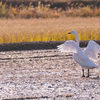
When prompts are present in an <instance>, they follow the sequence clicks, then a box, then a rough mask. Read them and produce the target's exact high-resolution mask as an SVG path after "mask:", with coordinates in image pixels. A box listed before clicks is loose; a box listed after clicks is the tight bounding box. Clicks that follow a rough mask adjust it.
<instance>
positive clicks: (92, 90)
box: [0, 49, 100, 100]
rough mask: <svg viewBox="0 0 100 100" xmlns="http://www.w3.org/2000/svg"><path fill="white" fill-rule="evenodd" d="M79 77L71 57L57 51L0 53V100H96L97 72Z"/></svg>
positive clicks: (99, 77) (99, 70)
mask: <svg viewBox="0 0 100 100" xmlns="http://www.w3.org/2000/svg"><path fill="white" fill-rule="evenodd" d="M95 63H97V64H98V65H99V66H100V57H99V58H98V59H97V62H95ZM81 75H82V71H81V67H80V66H79V65H78V64H76V63H75V62H74V60H73V59H72V54H65V53H60V52H59V51H58V50H57V49H51V50H50V49H47V50H26V51H7V52H0V99H4V100H5V99H6V100H7V99H9V100H10V99H12V100H28V99H30V100H67V99H71V100H92V99H93V100H99V98H100V68H97V69H93V70H90V75H91V76H90V77H89V78H82V77H81ZM85 75H86V76H87V69H85Z"/></svg>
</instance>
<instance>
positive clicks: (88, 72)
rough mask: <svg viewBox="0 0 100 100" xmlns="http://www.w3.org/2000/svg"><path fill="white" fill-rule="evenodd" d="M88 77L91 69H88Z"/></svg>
mask: <svg viewBox="0 0 100 100" xmlns="http://www.w3.org/2000/svg"><path fill="white" fill-rule="evenodd" d="M87 77H89V69H88V76H87Z"/></svg>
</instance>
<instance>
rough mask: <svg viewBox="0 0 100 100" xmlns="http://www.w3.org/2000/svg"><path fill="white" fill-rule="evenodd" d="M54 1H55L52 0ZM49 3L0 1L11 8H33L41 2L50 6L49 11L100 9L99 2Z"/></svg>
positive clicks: (28, 0) (71, 1)
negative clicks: (30, 6)
mask: <svg viewBox="0 0 100 100" xmlns="http://www.w3.org/2000/svg"><path fill="white" fill-rule="evenodd" d="M54 1H55V0H54ZM54 1H52V0H51V1H49V0H46V1H45V0H34V1H33V0H0V2H2V3H3V4H5V3H6V5H8V6H10V5H12V7H19V6H20V5H24V6H28V7H29V5H30V3H31V5H33V6H34V7H37V6H38V3H39V2H41V4H42V5H43V6H44V7H45V6H46V5H50V6H49V8H50V9H54V8H58V9H59V8H62V9H63V10H66V9H68V8H71V7H73V8H78V7H85V6H89V7H91V8H94V7H97V8H99V7H100V0H95V1H94V0H67V1H63V0H62V2H61V1H60V2H59V0H58V1H55V2H54Z"/></svg>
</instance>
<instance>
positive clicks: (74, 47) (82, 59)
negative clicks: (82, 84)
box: [57, 31, 100, 77]
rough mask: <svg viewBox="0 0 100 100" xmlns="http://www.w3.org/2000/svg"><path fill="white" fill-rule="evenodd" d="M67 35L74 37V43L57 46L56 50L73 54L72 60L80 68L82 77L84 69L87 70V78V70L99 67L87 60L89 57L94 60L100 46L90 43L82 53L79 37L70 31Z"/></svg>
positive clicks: (67, 42) (68, 42) (99, 50)
mask: <svg viewBox="0 0 100 100" xmlns="http://www.w3.org/2000/svg"><path fill="white" fill-rule="evenodd" d="M68 34H74V35H75V36H76V42H74V41H72V40H70V41H66V42H65V43H63V44H61V45H59V46H57V48H58V49H59V51H61V52H73V59H74V60H75V61H76V62H77V63H78V64H79V65H81V67H82V72H83V75H82V77H85V75H84V67H86V68H88V76H87V77H89V69H93V68H96V67H99V66H97V65H96V64H95V63H93V62H92V61H91V60H90V59H89V57H90V58H92V59H96V58H97V56H98V52H100V46H99V45H98V44H97V43H95V42H94V41H90V42H89V44H88V46H87V48H86V49H85V50H83V51H82V49H81V48H80V47H79V37H78V34H77V32H76V31H71V32H69V33H68Z"/></svg>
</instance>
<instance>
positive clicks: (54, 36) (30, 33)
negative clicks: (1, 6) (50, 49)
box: [0, 17, 100, 43]
mask: <svg viewBox="0 0 100 100" xmlns="http://www.w3.org/2000/svg"><path fill="white" fill-rule="evenodd" d="M99 26H100V18H97V17H95V18H70V17H69V18H58V19H13V20H11V19H0V43H10V42H24V41H25V42H26V41H58V40H69V39H74V40H75V36H74V35H68V34H67V32H69V31H71V30H76V31H77V32H78V34H79V37H80V40H89V39H96V40H97V39H100V27H99Z"/></svg>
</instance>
